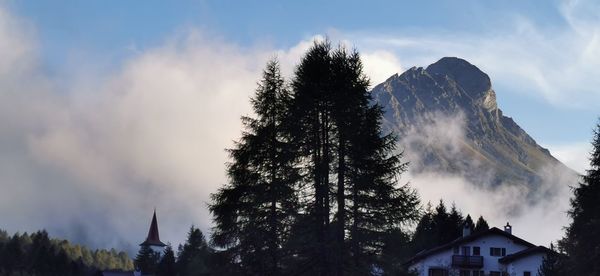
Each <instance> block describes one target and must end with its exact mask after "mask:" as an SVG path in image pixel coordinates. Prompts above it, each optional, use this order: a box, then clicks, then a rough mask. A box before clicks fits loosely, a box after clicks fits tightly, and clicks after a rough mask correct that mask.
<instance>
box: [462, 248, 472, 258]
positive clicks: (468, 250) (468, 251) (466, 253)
mask: <svg viewBox="0 0 600 276" xmlns="http://www.w3.org/2000/svg"><path fill="white" fill-rule="evenodd" d="M462 255H463V256H470V255H471V247H468V246H463V247H462Z"/></svg>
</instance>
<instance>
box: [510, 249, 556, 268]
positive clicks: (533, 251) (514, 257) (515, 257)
mask: <svg viewBox="0 0 600 276" xmlns="http://www.w3.org/2000/svg"><path fill="white" fill-rule="evenodd" d="M537 253H546V254H551V253H555V252H554V251H552V250H550V249H548V248H546V247H543V246H536V247H530V248H527V249H525V250H521V251H519V252H517V253H514V254H510V255H506V256H505V257H502V258H500V259H498V262H500V263H501V264H507V263H511V262H513V261H516V260H518V259H521V258H524V257H527V256H530V255H533V254H537Z"/></svg>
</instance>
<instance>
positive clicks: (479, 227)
mask: <svg viewBox="0 0 600 276" xmlns="http://www.w3.org/2000/svg"><path fill="white" fill-rule="evenodd" d="M488 229H490V226H489V225H488V223H487V221H486V220H485V219H484V218H483V216H479V218H478V219H477V223H476V224H475V229H474V232H481V231H485V230H488Z"/></svg>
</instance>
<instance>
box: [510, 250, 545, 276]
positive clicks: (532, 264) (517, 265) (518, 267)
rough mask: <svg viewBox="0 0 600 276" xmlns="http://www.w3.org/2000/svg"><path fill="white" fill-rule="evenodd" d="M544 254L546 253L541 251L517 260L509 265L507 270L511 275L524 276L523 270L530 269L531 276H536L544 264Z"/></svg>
mask: <svg viewBox="0 0 600 276" xmlns="http://www.w3.org/2000/svg"><path fill="white" fill-rule="evenodd" d="M544 256H545V254H544V253H541V252H540V253H537V254H531V255H529V256H527V257H523V258H520V259H518V260H515V261H514V262H512V263H510V264H508V265H507V272H508V273H509V275H510V276H523V272H525V271H529V272H531V276H535V275H537V273H538V269H539V268H540V265H542V261H543V260H544Z"/></svg>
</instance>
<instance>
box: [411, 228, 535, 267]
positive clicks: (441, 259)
mask: <svg viewBox="0 0 600 276" xmlns="http://www.w3.org/2000/svg"><path fill="white" fill-rule="evenodd" d="M462 246H469V247H471V255H473V247H474V246H479V247H480V255H481V256H483V268H481V269H479V270H483V271H485V274H486V275H487V274H488V273H489V272H490V271H504V270H506V269H507V268H506V267H505V266H504V265H502V264H500V263H499V262H498V259H500V258H502V256H490V247H499V248H506V255H509V254H514V253H517V252H519V251H522V250H525V249H527V248H528V247H527V246H524V245H521V244H517V243H515V242H513V241H512V240H511V239H509V238H506V237H504V236H500V235H488V236H484V237H481V238H479V239H477V240H474V241H471V242H467V243H463V244H460V245H459V247H462ZM459 254H461V251H460V248H459ZM452 255H454V253H453V249H452V248H450V249H447V250H444V251H442V252H439V253H437V254H433V255H431V256H428V257H427V258H425V259H423V260H421V261H419V262H418V263H416V264H414V265H412V266H411V267H410V269H411V270H412V269H415V270H416V271H417V272H418V275H419V276H427V275H428V272H429V268H437V267H439V268H446V269H448V270H449V271H451V268H452ZM539 264H541V262H540V263H538V264H537V265H538V266H539ZM535 271H536V272H537V269H536V270H535ZM532 272H533V271H532ZM450 275H452V274H450ZM520 275H522V273H521V274H520ZM532 275H535V273H532Z"/></svg>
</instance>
